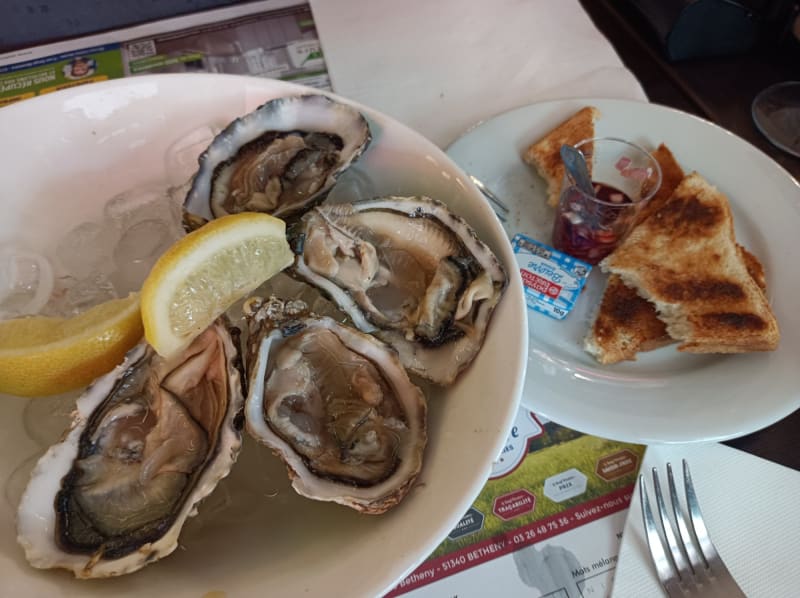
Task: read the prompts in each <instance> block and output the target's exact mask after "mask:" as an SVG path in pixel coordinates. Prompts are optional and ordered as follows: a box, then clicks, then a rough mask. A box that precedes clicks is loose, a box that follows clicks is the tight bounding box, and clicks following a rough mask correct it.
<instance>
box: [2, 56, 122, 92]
mask: <svg viewBox="0 0 800 598" xmlns="http://www.w3.org/2000/svg"><path fill="white" fill-rule="evenodd" d="M124 74H125V73H124V68H123V62H122V52H121V51H120V45H119V44H108V45H105V46H96V47H93V48H86V49H83V50H75V51H72V52H65V53H63V54H56V55H54V56H47V57H43V58H37V59H34V60H28V61H26V62H19V63H17V64H12V65H7V66H2V67H0V106H5V105H7V104H11V103H13V102H18V101H19V100H25V99H28V98H32V97H35V96H37V95H43V94H46V93H50V92H53V91H58V90H60V89H67V88H68V87H74V86H76V85H84V84H86V83H95V82H97V81H105V80H107V79H117V78H120V77H123V76H124Z"/></svg>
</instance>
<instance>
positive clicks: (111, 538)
mask: <svg viewBox="0 0 800 598" xmlns="http://www.w3.org/2000/svg"><path fill="white" fill-rule="evenodd" d="M239 365H240V364H239V360H238V352H237V351H236V348H235V346H234V344H233V341H232V338H231V336H230V334H229V332H228V330H227V328H226V327H225V326H224V325H223V324H222V323H216V324H214V325H212V326H211V327H210V328H208V329H207V330H206V331H205V332H203V333H202V334H201V335H200V336H198V338H197V339H195V341H194V342H193V343H192V344H191V345H190V346H189V347H188V348H187V349H186V350H185V351H184V352H183V353H182V354H181V355H179V356H177V357H174V358H170V359H164V358H162V357H160V356H159V355H157V354H156V353H155V351H154V350H153V349H152V348H151V347H150V346H149V345H147V344H146V343H141V344H139V345H138V346H136V347H134V348H133V349H131V351H130V352H129V353H128V355H127V356H126V358H125V361H124V362H123V363H122V365H120V366H119V367H117V368H116V369H115V370H113V371H112V372H109V373H108V374H106V375H105V376H103V377H101V378H98V379H97V380H96V381H95V382H94V383H93V384H92V385H91V386H90V387H89V388H88V389H87V390H86V392H85V393H84V394H83V395H82V396H81V397H80V398H79V399H78V401H77V410H76V412H75V414H74V420H73V423H72V427H71V428H70V430H68V432H67V433H66V434H65V436H64V438H63V439H62V441H61V442H59V443H58V444H55V445H53V446H52V447H50V449H49V450H48V451H47V452H46V453H45V454H44V455H43V456H42V457H41V459H39V462H38V463H37V465H36V467H35V469H34V471H33V473H32V474H31V479H30V481H29V483H28V486H27V488H26V489H25V492H24V494H23V496H22V499H21V501H20V505H19V508H18V512H17V532H18V541H19V543H20V544H21V545H22V546H23V548H24V549H25V555H26V557H27V558H28V561H30V563H31V564H32V565H33V566H34V567H38V568H64V569H69V570H72V572H73V573H74V574H75V576H76V577H80V578H90V577H110V576H114V575H122V574H124V573H130V572H133V571H136V570H138V569H140V568H142V567H144V566H145V565H147V564H148V563H150V562H153V561H156V560H158V559H160V558H162V557H165V556H167V555H168V554H170V553H171V552H172V551H173V550H175V548H176V547H177V545H178V534H179V533H180V531H181V527H182V526H183V524H184V522H185V521H186V519H187V517H190V516H193V515H195V514H196V513H197V510H196V509H197V504H198V503H199V502H200V501H201V500H202V499H203V498H205V497H206V496H207V495H208V494H210V493H211V491H212V490H213V489H214V488H215V487H216V485H217V483H218V482H219V481H220V480H221V479H222V478H223V477H225V476H226V475H228V472H229V471H230V469H231V467H232V466H233V463H234V461H235V460H236V457H237V455H238V453H239V449H240V447H241V411H242V407H243V402H244V397H243V393H242V387H241V377H240V374H239V370H238V367H237V366H239Z"/></svg>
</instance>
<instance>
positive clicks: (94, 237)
mask: <svg viewBox="0 0 800 598" xmlns="http://www.w3.org/2000/svg"><path fill="white" fill-rule="evenodd" d="M117 234H118V233H117V231H116V230H115V229H114V228H113V227H110V226H107V225H105V224H101V223H98V222H84V223H82V224H79V225H78V226H76V227H75V228H73V229H72V230H71V231H70V232H68V233H67V234H66V235H65V236H64V237H63V238H62V239H61V241H60V242H59V243H58V248H57V259H58V262H59V264H60V265H61V267H62V268H63V270H64V272H65V273H66V274H68V275H70V276H72V277H74V278H76V279H83V278H86V277H88V276H89V275H90V274H92V273H93V272H103V273H110V272H111V270H112V269H113V263H112V260H111V252H112V250H113V248H114V244H115V243H116V241H117Z"/></svg>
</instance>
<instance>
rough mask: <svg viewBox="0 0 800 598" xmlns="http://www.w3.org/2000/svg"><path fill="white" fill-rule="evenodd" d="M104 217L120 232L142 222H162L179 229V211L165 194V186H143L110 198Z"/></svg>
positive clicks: (177, 204) (177, 206)
mask: <svg viewBox="0 0 800 598" xmlns="http://www.w3.org/2000/svg"><path fill="white" fill-rule="evenodd" d="M105 217H106V220H108V221H109V222H110V223H111V224H113V225H114V226H116V227H117V228H118V229H119V231H120V232H124V231H125V230H126V229H128V228H130V227H131V226H133V225H134V224H136V223H138V222H141V221H142V220H163V221H165V222H167V223H169V224H170V225H171V226H173V227H174V228H175V230H179V229H180V217H181V210H180V204H179V203H176V201H175V200H174V199H172V198H171V197H170V196H169V195H168V193H167V185H143V186H141V187H136V188H135V189H130V190H128V191H125V192H124V193H120V194H119V195H116V196H114V197H112V198H111V199H110V200H109V201H108V203H106V205H105Z"/></svg>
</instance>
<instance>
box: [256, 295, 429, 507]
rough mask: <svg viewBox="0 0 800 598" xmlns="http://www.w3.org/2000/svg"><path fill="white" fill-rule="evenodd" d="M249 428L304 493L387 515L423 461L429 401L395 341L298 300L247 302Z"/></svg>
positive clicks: (406, 489) (297, 488)
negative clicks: (390, 343) (392, 343)
mask: <svg viewBox="0 0 800 598" xmlns="http://www.w3.org/2000/svg"><path fill="white" fill-rule="evenodd" d="M244 313H245V318H246V319H247V320H248V321H249V328H250V335H251V336H250V341H249V343H248V345H249V347H248V353H247V358H246V364H247V372H248V379H249V383H248V387H249V391H248V395H247V401H246V406H245V419H246V422H247V430H248V432H249V433H250V434H251V435H252V436H253V437H255V438H256V439H257V440H258V441H259V442H261V443H263V444H265V445H267V446H268V447H270V448H271V449H273V451H274V452H275V453H276V454H277V455H278V456H280V457H281V458H282V459H283V461H284V462H285V463H286V466H287V469H288V471H289V476H290V478H291V479H292V486H293V487H294V489H295V490H296V491H297V492H298V493H299V494H301V495H303V496H306V497H308V498H313V499H316V500H323V501H334V502H337V503H340V504H343V505H346V506H348V507H352V508H354V509H356V510H358V511H362V512H364V513H371V514H378V513H383V512H385V511H386V510H388V509H389V508H391V507H393V506H394V505H396V504H397V503H398V502H399V501H400V500H401V499H402V498H403V497H404V496H405V495H406V494H407V493H408V491H409V489H410V488H411V485H412V483H413V481H414V479H415V478H416V476H417V474H418V473H419V471H420V468H421V466H422V455H423V452H424V449H425V444H426V438H427V437H426V410H427V405H426V402H425V398H424V396H423V394H422V391H421V390H420V389H419V387H417V386H416V385H414V384H413V383H412V382H411V381H410V380H409V378H408V375H407V374H406V372H405V370H404V369H403V367H402V365H401V364H400V361H399V360H398V359H397V355H396V353H395V352H394V350H392V349H391V347H389V346H387V345H385V344H384V343H382V342H381V341H379V340H378V339H376V338H374V337H371V336H369V335H366V334H364V333H362V332H359V331H358V330H355V329H354V328H349V327H346V326H343V325H341V324H338V323H337V322H335V321H334V320H332V319H331V318H327V317H317V316H313V315H310V314H309V313H308V312H307V307H306V306H305V304H304V303H302V302H299V301H290V302H287V303H284V302H283V301H281V300H279V299H276V298H275V297H272V298H270V299H269V300H267V301H264V300H263V299H261V298H251V299H249V300H248V301H247V302H246V303H245V306H244Z"/></svg>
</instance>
